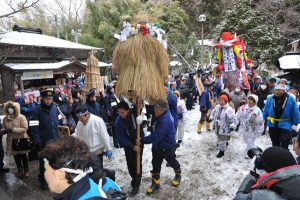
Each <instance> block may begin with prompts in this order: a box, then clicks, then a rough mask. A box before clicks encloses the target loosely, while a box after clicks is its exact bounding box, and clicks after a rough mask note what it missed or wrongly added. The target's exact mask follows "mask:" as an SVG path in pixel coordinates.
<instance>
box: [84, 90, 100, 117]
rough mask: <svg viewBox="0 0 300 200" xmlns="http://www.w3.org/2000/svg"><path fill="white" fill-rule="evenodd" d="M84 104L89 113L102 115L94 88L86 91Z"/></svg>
mask: <svg viewBox="0 0 300 200" xmlns="http://www.w3.org/2000/svg"><path fill="white" fill-rule="evenodd" d="M84 105H85V106H86V107H87V109H88V110H89V112H90V113H92V114H93V115H96V116H98V117H102V110H101V106H100V104H99V103H98V102H97V97H96V90H95V89H90V90H89V91H88V93H87V94H86V101H85V104H84Z"/></svg>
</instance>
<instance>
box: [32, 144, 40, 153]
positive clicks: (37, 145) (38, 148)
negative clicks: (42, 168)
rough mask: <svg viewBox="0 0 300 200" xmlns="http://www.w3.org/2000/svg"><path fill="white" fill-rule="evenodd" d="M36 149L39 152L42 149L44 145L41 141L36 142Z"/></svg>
mask: <svg viewBox="0 0 300 200" xmlns="http://www.w3.org/2000/svg"><path fill="white" fill-rule="evenodd" d="M34 148H35V150H36V151H37V152H39V151H41V150H42V145H41V143H37V144H35V147H34Z"/></svg>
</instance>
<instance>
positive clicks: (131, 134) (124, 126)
mask: <svg viewBox="0 0 300 200" xmlns="http://www.w3.org/2000/svg"><path fill="white" fill-rule="evenodd" d="M132 113H136V109H131V111H130V113H129V117H128V118H125V119H124V118H122V117H120V116H119V117H118V118H117V120H116V123H115V133H116V136H117V138H118V141H119V144H120V145H121V147H130V148H133V147H134V145H135V144H136V135H137V123H136V115H135V114H132ZM142 127H143V125H141V128H140V130H141V137H143V135H144V133H143V128H142Z"/></svg>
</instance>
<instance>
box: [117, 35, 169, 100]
mask: <svg viewBox="0 0 300 200" xmlns="http://www.w3.org/2000/svg"><path fill="white" fill-rule="evenodd" d="M112 64H113V69H114V70H115V72H116V73H117V74H118V75H119V77H118V82H117V85H116V94H117V95H118V96H125V97H127V98H130V97H139V98H142V99H144V100H148V101H150V102H152V101H154V100H157V99H161V98H165V97H166V92H165V91H164V87H163V80H164V77H166V76H167V75H168V73H169V70H168V66H169V56H168V53H167V51H166V49H165V48H164V47H163V45H162V44H161V43H160V42H159V41H158V40H157V39H156V38H155V37H153V36H150V35H149V34H148V35H143V34H141V33H138V34H137V35H134V36H131V37H129V38H128V39H127V40H126V41H125V42H120V43H118V45H117V47H116V49H115V51H114V53H113V60H112Z"/></svg>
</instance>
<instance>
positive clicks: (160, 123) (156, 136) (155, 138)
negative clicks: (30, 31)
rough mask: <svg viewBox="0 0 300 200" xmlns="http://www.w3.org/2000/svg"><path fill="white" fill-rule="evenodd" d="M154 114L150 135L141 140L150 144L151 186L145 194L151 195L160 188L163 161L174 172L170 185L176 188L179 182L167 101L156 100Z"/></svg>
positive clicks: (174, 142)
mask: <svg viewBox="0 0 300 200" xmlns="http://www.w3.org/2000/svg"><path fill="white" fill-rule="evenodd" d="M154 113H155V119H154V123H153V127H152V133H151V135H149V136H147V137H144V138H143V139H142V142H143V143H145V144H150V143H152V167H153V170H152V171H151V173H152V184H151V186H150V187H149V188H147V194H152V193H153V192H154V191H156V190H158V189H159V188H160V182H159V179H160V171H161V165H162V162H163V160H164V159H165V160H166V161H167V162H168V163H169V165H170V166H171V167H172V168H173V169H174V171H175V178H174V179H173V180H172V181H171V184H172V185H173V186H174V187H178V186H179V185H180V181H181V169H180V164H179V162H178V161H177V159H176V154H175V150H176V131H175V126H174V121H173V118H172V116H171V113H170V111H169V104H168V102H167V100H164V99H160V100H157V101H156V103H155V105H154Z"/></svg>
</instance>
